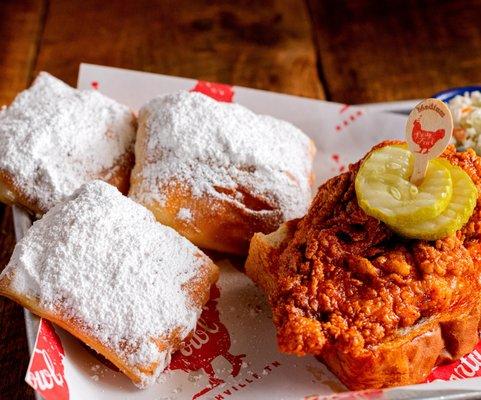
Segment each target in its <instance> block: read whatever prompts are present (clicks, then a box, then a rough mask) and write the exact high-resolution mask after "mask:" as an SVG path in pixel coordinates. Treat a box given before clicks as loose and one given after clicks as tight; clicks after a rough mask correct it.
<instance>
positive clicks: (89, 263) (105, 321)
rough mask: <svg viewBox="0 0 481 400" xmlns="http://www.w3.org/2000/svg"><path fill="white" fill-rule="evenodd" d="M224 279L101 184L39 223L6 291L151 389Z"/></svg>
mask: <svg viewBox="0 0 481 400" xmlns="http://www.w3.org/2000/svg"><path fill="white" fill-rule="evenodd" d="M217 277H218V268H217V266H216V265H215V264H214V263H213V262H212V261H211V260H210V259H209V258H208V257H207V256H206V255H205V254H203V253H202V252H201V251H200V250H199V249H197V248H196V247H195V246H194V245H193V244H191V243H190V242H189V241H187V240H186V239H185V238H183V237H182V236H180V235H179V234H178V233H177V232H175V231H174V230H173V229H171V228H169V227H166V226H163V225H161V224H160V223H158V222H157V221H155V218H154V216H153V215H152V213H151V212H150V211H148V210H147V209H145V208H144V207H143V206H141V205H139V204H136V203H135V202H133V201H132V200H130V199H129V198H127V197H125V196H123V195H122V194H121V193H120V192H118V190H117V189H116V188H114V187H113V186H111V185H109V184H107V183H105V182H101V181H93V182H91V183H88V184H86V185H84V186H82V187H81V188H80V189H78V190H77V191H76V192H75V194H74V195H73V196H72V197H71V198H70V199H69V200H67V201H66V202H63V203H59V204H57V205H56V206H54V207H53V208H52V209H50V210H49V211H48V212H47V213H46V214H45V215H44V216H43V218H42V219H40V220H38V221H36V222H34V224H33V226H32V227H31V228H30V230H29V231H28V232H27V234H26V235H25V237H24V238H23V239H22V240H20V241H19V242H18V244H17V246H16V247H15V250H14V252H13V255H12V258H11V260H10V262H9V264H8V265H7V267H6V268H5V270H4V271H3V273H2V274H1V275H0V294H3V295H5V296H7V297H9V298H11V299H12V300H14V301H16V302H18V303H20V304H21V305H23V306H24V307H26V308H28V309H30V310H31V311H32V312H33V313H35V314H37V315H39V316H41V317H43V318H46V319H49V320H51V321H52V322H54V323H56V324H57V325H59V326H61V327H62V328H64V329H66V330H67V331H69V332H70V333H71V334H73V335H74V336H76V337H78V338H79V339H80V340H82V341H84V342H85V343H86V344H88V345H89V346H90V347H92V348H93V349H94V350H96V351H97V352H98V353H100V354H101V355H103V356H104V357H105V358H107V359H108V360H110V361H111V362H112V363H113V364H115V365H116V366H117V367H118V368H119V369H120V370H121V371H123V372H124V373H125V374H126V375H127V376H128V377H129V378H130V379H132V381H133V382H134V383H135V384H136V385H137V386H139V387H145V386H147V385H149V384H151V383H153V382H154V381H155V380H156V378H157V377H158V376H159V375H160V373H161V372H162V371H163V370H164V369H165V368H166V367H167V366H168V364H169V362H170V356H171V354H172V353H173V352H174V351H176V350H177V349H178V348H179V346H180V343H181V341H182V340H183V339H185V338H186V337H187V336H188V335H189V333H190V332H191V331H192V330H193V329H194V328H195V326H196V323H197V319H198V317H199V315H200V313H201V309H202V306H203V305H204V304H205V303H206V301H207V300H208V297H209V292H210V286H211V285H212V284H213V283H214V282H215V281H216V280H217Z"/></svg>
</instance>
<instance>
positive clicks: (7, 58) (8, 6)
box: [0, 0, 45, 105]
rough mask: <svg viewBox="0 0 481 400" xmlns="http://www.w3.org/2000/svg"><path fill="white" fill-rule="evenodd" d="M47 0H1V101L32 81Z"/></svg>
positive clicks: (5, 101)
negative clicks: (33, 65)
mask: <svg viewBox="0 0 481 400" xmlns="http://www.w3.org/2000/svg"><path fill="white" fill-rule="evenodd" d="M43 3H44V1H43V0H25V1H16V0H4V1H1V2H0V21H2V23H1V24H0V37H1V38H2V41H1V43H0V51H1V55H2V56H1V57H0V73H1V77H2V79H0V105H2V104H7V103H10V102H11V101H12V100H13V98H14V97H15V95H16V94H17V92H19V91H20V90H23V89H24V88H25V86H26V85H27V84H28V83H29V80H30V74H31V72H32V64H33V63H34V62H35V58H36V54H37V40H38V35H39V34H40V31H41V27H42V20H43V14H44V10H45V8H44V4H43Z"/></svg>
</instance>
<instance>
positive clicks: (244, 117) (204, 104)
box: [130, 91, 313, 222]
mask: <svg viewBox="0 0 481 400" xmlns="http://www.w3.org/2000/svg"><path fill="white" fill-rule="evenodd" d="M139 123H140V125H141V126H140V127H139V129H145V130H146V132H147V135H146V136H147V138H146V141H145V143H138V144H137V146H143V147H142V150H143V151H144V153H145V160H140V165H141V166H140V167H138V165H136V168H135V169H134V174H135V173H136V174H140V175H141V178H142V179H140V181H141V184H140V185H135V186H134V187H132V188H131V192H130V196H131V197H133V198H134V199H136V200H138V201H140V202H142V203H144V204H149V203H151V202H152V201H155V202H157V203H159V204H162V203H163V202H164V201H165V194H164V193H163V192H162V190H161V189H160V190H159V187H161V186H162V185H168V184H170V183H174V184H177V183H179V182H180V183H181V184H183V185H185V186H186V187H187V188H188V189H189V190H190V191H191V192H192V195H193V196H204V195H209V196H212V197H214V198H220V199H223V200H227V201H230V202H233V203H235V204H237V205H238V206H239V207H240V208H243V209H245V210H247V211H248V212H250V213H257V214H276V215H279V214H280V221H279V222H282V221H284V220H288V219H292V218H296V217H300V216H302V215H304V213H305V212H306V210H307V207H308V204H309V201H310V197H311V191H310V177H311V167H312V155H313V154H312V153H313V145H312V142H311V141H310V139H309V138H308V137H307V136H306V135H305V134H304V133H302V132H301V131H300V130H299V129H297V128H296V127H294V126H293V125H291V124H290V123H288V122H285V121H281V120H278V119H275V118H273V117H270V116H266V115H257V114H255V113H253V112H252V111H250V110H248V109H247V108H245V107H243V106H241V105H238V104H234V103H224V102H217V101H215V100H213V99H211V98H210V97H208V96H206V95H204V94H201V93H197V92H185V91H182V92H178V93H174V94H168V95H164V96H159V97H156V98H154V99H152V100H150V101H149V102H148V103H147V104H145V105H144V106H143V107H142V109H141V110H140V113H139ZM139 153H140V152H139V151H137V150H136V154H137V155H138V154H139ZM219 188H222V189H228V190H233V191H234V192H235V191H236V190H237V189H241V191H237V192H235V193H236V195H235V196H232V195H230V194H229V193H226V191H223V190H219ZM242 192H247V193H249V194H250V195H252V196H255V197H259V198H262V199H263V201H265V202H267V203H268V204H269V207H267V208H266V209H261V210H252V209H248V207H246V206H245V204H244V198H243V193H242Z"/></svg>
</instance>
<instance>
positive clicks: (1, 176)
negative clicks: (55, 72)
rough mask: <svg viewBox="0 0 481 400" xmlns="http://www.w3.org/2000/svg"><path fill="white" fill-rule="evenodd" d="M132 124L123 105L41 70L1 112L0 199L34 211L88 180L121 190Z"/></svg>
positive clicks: (130, 150) (125, 183)
mask: <svg viewBox="0 0 481 400" xmlns="http://www.w3.org/2000/svg"><path fill="white" fill-rule="evenodd" d="M135 130H136V118H135V116H134V114H133V113H132V112H131V111H130V110H129V109H128V107H126V106H124V105H122V104H119V103H117V102H116V101H114V100H111V99H109V98H107V97H106V96H104V95H102V94H101V93H99V92H97V91H94V90H77V89H74V88H72V87H70V86H68V85H66V84H65V83H63V82H62V81H60V80H58V79H57V78H55V77H53V76H51V75H49V74H48V73H46V72H41V73H40V74H39V75H38V77H37V78H36V79H35V81H34V83H33V84H32V86H31V87H30V88H29V89H27V90H25V91H23V92H21V93H20V94H19V95H18V96H17V97H16V98H15V100H14V101H13V102H12V104H11V105H10V106H9V107H6V108H5V109H3V110H2V111H0V201H3V202H5V203H7V204H18V205H21V206H23V207H25V208H26V209H27V210H29V211H31V212H32V213H34V214H37V215H41V214H43V213H45V212H46V211H47V210H48V209H49V208H51V207H52V206H53V205H55V204H56V203H57V202H59V201H62V200H64V199H65V198H66V197H67V196H69V195H71V194H72V193H73V192H74V191H75V190H76V189H77V188H79V187H80V186H81V185H82V184H84V183H86V182H88V181H91V180H93V179H102V180H104V181H107V182H109V183H111V184H113V185H114V186H116V187H118V188H119V189H120V190H121V191H123V192H124V193H126V192H127V191H128V187H129V178H130V171H131V168H132V166H133V161H134V160H133V144H134V140H135Z"/></svg>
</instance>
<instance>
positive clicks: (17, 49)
mask: <svg viewBox="0 0 481 400" xmlns="http://www.w3.org/2000/svg"><path fill="white" fill-rule="evenodd" d="M44 3H45V2H44V1H43V0H24V1H17V0H4V1H1V2H0V21H2V23H1V24H0V37H1V38H2V41H1V43H0V53H1V55H2V56H1V57H0V74H1V77H2V79H0V105H1V104H8V103H10V102H11V101H12V99H13V98H14V97H15V95H16V94H17V92H19V91H20V90H22V89H24V88H25V87H26V86H27V85H28V83H29V81H30V78H31V74H32V69H33V64H34V62H35V59H36V55H37V47H38V39H39V35H40V33H41V29H42V24H43V19H44V18H43V17H44V12H45V4H44ZM14 244H15V238H14V234H13V223H12V210H11V209H10V207H5V206H3V205H0V271H1V270H2V269H3V267H4V266H5V265H6V264H7V262H8V260H9V258H10V255H11V252H12V250H13V246H14ZM28 361H29V354H28V347H27V339H26V336H25V321H24V319H23V309H22V307H20V306H18V305H16V304H15V303H13V302H12V301H10V300H7V299H5V298H3V297H2V298H0V371H1V374H2V379H0V398H2V399H3V398H5V399H33V398H34V394H33V390H32V389H31V388H30V387H29V386H28V385H26V384H25V382H24V377H25V372H26V370H27V366H28Z"/></svg>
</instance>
